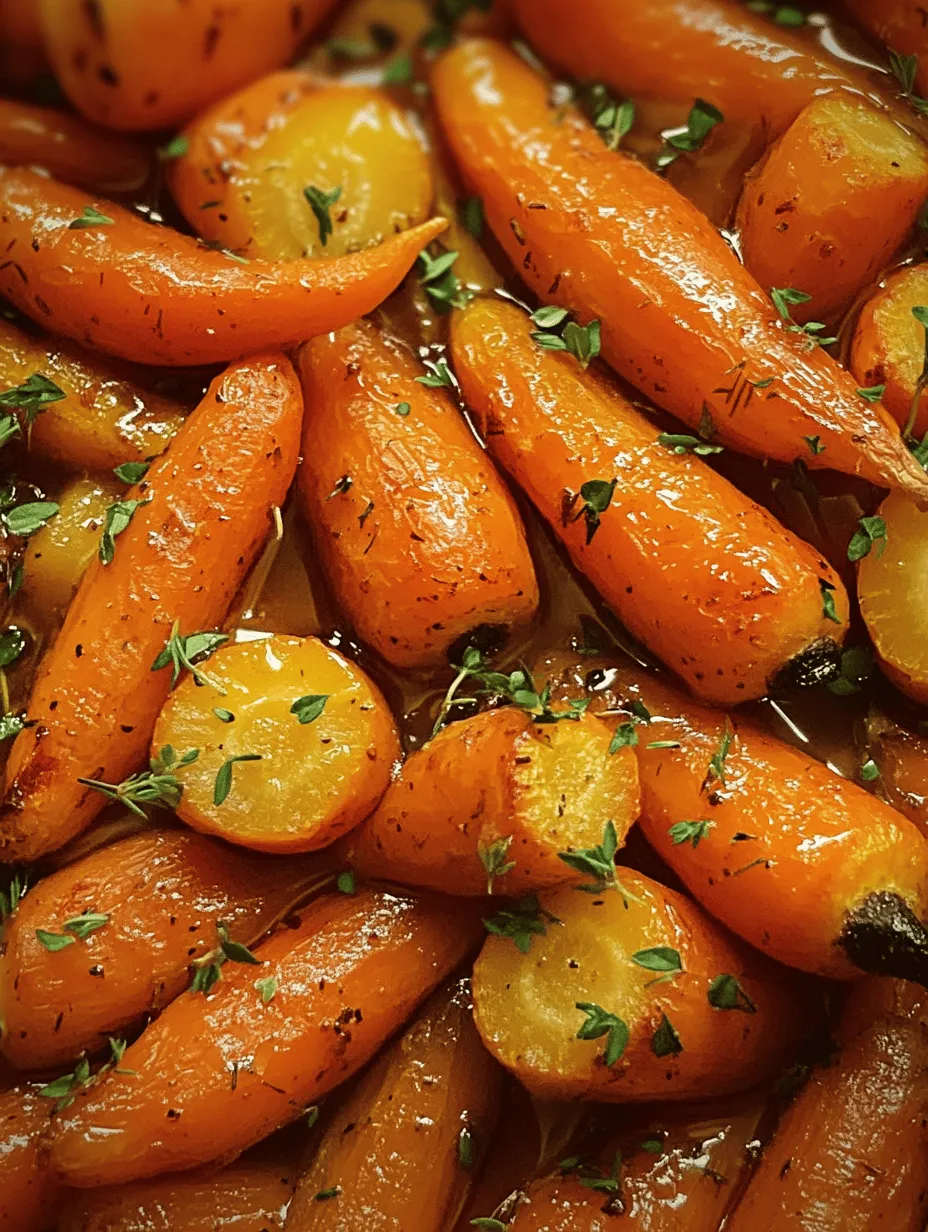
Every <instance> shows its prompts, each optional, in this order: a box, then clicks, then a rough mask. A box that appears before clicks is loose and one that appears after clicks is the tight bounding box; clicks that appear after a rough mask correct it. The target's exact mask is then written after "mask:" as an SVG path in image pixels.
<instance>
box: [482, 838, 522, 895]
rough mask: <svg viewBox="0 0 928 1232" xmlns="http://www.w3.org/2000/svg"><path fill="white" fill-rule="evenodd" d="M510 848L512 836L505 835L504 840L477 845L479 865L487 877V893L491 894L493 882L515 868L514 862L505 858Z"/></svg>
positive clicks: (499, 839)
mask: <svg viewBox="0 0 928 1232" xmlns="http://www.w3.org/2000/svg"><path fill="white" fill-rule="evenodd" d="M511 846H512V835H511V834H507V835H506V837H505V838H498V839H496V840H495V841H494V842H492V843H484V842H478V843H477V855H478V856H479V857H480V863H481V864H482V865H483V867H484V870H485V872H486V875H487V893H488V894H492V893H493V882H494V881H495V879H496V878H497V877H503V876H505V875H506V873H508V872H510V871H511V870H512V869H514V868H515V866H516V862H515V860H508V861H507V859H506V856H507V855H508V853H509V848H510V847H511Z"/></svg>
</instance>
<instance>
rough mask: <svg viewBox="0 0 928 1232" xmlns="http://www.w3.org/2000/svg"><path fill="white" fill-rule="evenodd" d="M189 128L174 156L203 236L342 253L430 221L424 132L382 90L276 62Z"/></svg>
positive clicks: (278, 250) (280, 253) (275, 250)
mask: <svg viewBox="0 0 928 1232" xmlns="http://www.w3.org/2000/svg"><path fill="white" fill-rule="evenodd" d="M185 138H186V142H187V149H186V152H185V153H184V154H183V155H182V156H181V157H180V158H177V159H175V160H173V161H172V163H171V164H170V184H171V190H172V192H173V195H174V197H175V199H176V200H177V203H178V205H179V206H180V208H181V210H182V211H183V213H184V216H185V217H186V219H187V221H188V222H189V223H190V225H191V227H193V229H194V230H195V231H196V232H197V233H198V234H199V235H202V236H203V238H204V239H207V240H212V241H215V242H216V243H219V244H222V245H224V246H225V247H227V248H234V249H235V250H236V251H237V252H241V253H243V254H244V255H246V256H249V257H253V256H257V257H266V258H268V259H269V260H273V259H276V258H290V259H296V258H298V257H308V256H310V255H313V256H317V257H318V256H326V255H327V256H335V257H340V256H342V255H343V254H344V253H347V252H356V251H357V250H358V249H359V248H366V247H367V246H368V245H369V244H371V243H380V242H382V241H383V240H384V239H386V238H387V236H389V235H392V234H393V233H394V232H396V231H400V230H406V229H407V228H409V227H411V226H414V225H415V224H417V223H422V222H424V221H425V220H426V219H427V218H428V216H429V211H430V209H431V206H432V176H431V172H430V169H429V159H428V155H427V154H426V152H425V150H424V148H423V145H422V140H421V138H420V137H419V135H418V133H417V132H416V130H415V129H414V128H413V126H412V123H411V121H410V119H409V117H408V116H407V114H406V113H405V112H404V111H403V110H402V108H400V107H399V106H397V104H396V103H394V102H393V101H392V100H391V99H390V98H389V96H388V95H387V94H386V93H385V92H384V91H382V90H374V89H370V88H368V87H366V86H339V85H332V84H328V85H327V84H325V83H323V82H320V81H318V80H317V79H315V78H313V77H311V76H310V75H309V74H308V73H305V72H300V71H297V70H291V71H288V72H282V73H272V74H271V75H270V76H269V77H262V78H261V79H260V80H259V81H256V82H254V83H252V84H251V85H249V86H247V87H246V88H245V89H244V90H241V91H240V92H239V93H237V94H233V95H231V96H230V97H228V98H225V99H223V100H222V102H220V103H218V104H217V105H216V106H215V107H213V108H211V110H209V111H208V112H206V113H205V114H204V115H201V116H198V117H197V119H196V120H195V121H194V123H193V124H192V125H191V126H190V128H188V129H187V131H186V134H185ZM307 186H308V187H309V189H310V196H311V195H312V191H313V190H314V191H315V192H316V194H317V196H316V198H314V199H315V201H316V204H317V210H318V209H319V208H321V209H322V210H323V211H324V213H323V219H324V218H325V211H327V213H328V223H326V222H325V221H323V222H322V224H321V225H320V219H319V217H317V213H314V210H313V209H312V208H311V204H310V201H309V200H308V199H307V192H306V190H307ZM333 193H335V194H336V195H335V197H334V199H333V200H332V201H331V203H330V204H329V205H321V197H324V196H328V195H331V194H333Z"/></svg>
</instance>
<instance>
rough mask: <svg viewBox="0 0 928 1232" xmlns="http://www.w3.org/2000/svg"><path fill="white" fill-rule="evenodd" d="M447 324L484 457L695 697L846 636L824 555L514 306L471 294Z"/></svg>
mask: <svg viewBox="0 0 928 1232" xmlns="http://www.w3.org/2000/svg"><path fill="white" fill-rule="evenodd" d="M452 330H453V332H452V339H453V350H454V358H455V370H456V372H457V375H458V378H459V380H460V382H461V387H462V389H463V392H464V396H465V398H466V400H467V404H468V406H469V407H470V408H471V410H472V411H473V412H474V414H475V415H476V417H477V423H478V426H479V428H480V430H481V433H482V435H483V436H484V437H485V439H486V441H487V448H488V449H489V451H490V452H491V454H492V455H493V457H494V458H496V459H497V460H498V461H499V462H500V463H502V465H503V466H504V467H505V468H506V470H507V471H508V472H509V473H510V474H511V475H512V476H513V478H514V479H516V480H517V482H518V483H519V485H520V486H521V487H522V489H523V490H524V491H525V492H526V494H527V495H528V496H529V497H530V498H531V500H532V502H533V504H534V505H535V506H536V507H537V508H538V510H539V511H540V512H541V513H542V515H543V516H544V518H545V520H546V521H547V522H548V524H549V525H550V526H551V528H552V530H553V531H554V533H555V534H556V535H557V536H558V538H559V539H560V540H561V542H562V543H563V544H564V545H565V546H566V548H567V550H568V552H569V553H570V556H571V559H572V560H573V562H574V564H575V565H576V566H577V568H578V569H579V570H580V571H581V572H582V573H584V574H585V575H586V576H587V577H588V578H589V579H590V581H591V582H592V583H593V584H594V585H595V587H596V589H597V590H598V591H599V593H600V594H601V595H602V596H603V598H604V599H605V600H606V602H607V603H608V604H609V606H610V607H611V608H612V609H613V611H614V612H615V613H616V615H617V616H618V617H619V619H620V620H621V621H622V623H623V624H624V625H625V627H626V628H627V629H628V630H629V632H630V633H632V634H633V635H634V636H635V637H636V638H638V640H639V641H641V642H643V643H644V645H646V646H647V647H649V648H650V649H651V650H653V651H654V652H655V653H656V654H657V655H659V656H660V658H661V659H663V661H664V662H665V663H666V664H667V665H668V667H670V668H672V669H673V670H674V671H676V672H677V673H678V674H679V675H680V676H681V677H682V678H683V679H684V680H685V681H686V683H687V684H688V685H689V687H690V688H691V689H692V691H693V692H694V693H696V694H698V695H700V696H702V697H705V698H706V699H708V700H710V701H714V702H717V703H720V704H725V703H734V702H738V701H743V700H745V699H746V698H750V697H758V696H760V695H762V694H763V693H765V692H766V691H767V687H768V685H769V683H770V681H771V680H772V679H773V678H774V677H775V676H776V675H777V673H778V672H780V671H781V669H782V668H784V667H785V666H786V665H787V664H788V663H789V662H790V660H791V659H793V658H794V657H797V656H798V658H799V660H800V661H802V660H803V658H805V657H808V656H809V654H812V655H813V656H815V655H821V653H822V646H823V643H824V642H825V641H826V639H827V640H828V641H830V642H831V643H832V644H834V643H835V642H837V641H840V640H841V639H842V638H843V635H844V630H845V629H846V627H847V611H848V602H847V597H846V595H845V594H844V588H843V586H842V585H841V582H840V580H839V579H838V577H837V576H836V575H835V573H834V571H833V570H832V569H831V567H830V566H829V564H828V563H827V561H824V560H822V559H821V557H820V556H819V555H818V554H817V553H816V552H814V551H813V550H812V549H811V548H809V547H808V546H807V545H806V544H804V543H802V542H801V541H800V540H798V539H796V538H795V537H794V536H793V535H791V534H789V533H788V532H786V531H784V530H783V529H782V528H781V527H780V526H778V525H777V524H776V522H775V521H774V520H773V519H772V518H771V517H770V515H769V514H768V513H767V512H766V510H763V509H761V508H760V507H759V506H757V505H754V504H752V503H751V502H750V501H748V500H747V499H746V498H745V497H744V496H742V495H741V493H740V492H738V491H737V489H736V488H734V487H733V486H732V485H731V484H729V483H728V482H727V481H726V480H724V479H723V478H722V477H721V476H719V475H717V474H716V473H715V472H714V471H713V470H711V468H710V467H709V466H707V465H706V464H705V463H704V462H703V461H702V460H701V459H700V458H698V457H696V456H694V455H692V454H689V455H683V456H680V455H678V454H676V453H675V452H674V444H673V443H674V441H675V440H678V439H680V438H679V437H676V436H674V435H669V436H668V435H666V434H665V435H660V434H659V433H658V430H657V428H656V427H655V425H654V423H653V421H652V420H649V419H648V418H647V417H646V416H645V415H643V414H642V413H641V412H639V411H637V410H635V408H634V407H632V406H631V405H630V404H629V403H628V402H627V401H626V399H625V398H623V397H622V396H621V394H619V393H618V391H617V390H615V389H614V388H613V387H611V386H610V385H608V384H607V383H606V382H605V381H604V380H602V379H601V378H600V377H598V376H594V375H593V374H592V373H590V372H584V371H583V370H582V368H581V367H580V365H579V364H578V363H577V361H576V360H575V359H574V358H573V357H572V356H570V355H567V354H565V353H563V352H557V351H548V350H544V349H543V348H542V347H541V346H539V345H538V344H537V342H535V341H533V340H532V334H533V333H537V326H535V325H533V323H532V322H531V321H530V320H529V318H528V317H527V316H526V315H525V314H524V313H522V312H520V311H519V310H518V309H517V308H515V307H514V306H513V305H511V304H506V303H502V302H500V301H498V300H477V301H475V302H474V303H472V304H471V305H470V306H469V307H468V308H467V309H466V310H465V311H464V312H463V313H456V314H455V319H454V321H453V323H452ZM684 439H685V438H684ZM694 443H696V442H695V441H694ZM603 491H604V492H605V497H606V501H605V503H604V507H602V508H600V506H601V505H603V502H602V501H599V502H598V503H595V504H594V503H591V502H594V500H595V497H596V496H598V495H599V494H600V493H601V492H603ZM588 496H589V500H588V499H587V497H588ZM826 587H827V593H828V594H829V595H831V596H832V597H833V601H834V611H832V610H831V609H830V608H829V609H828V613H826V610H825V606H824V601H823V593H825V590H824V588H826Z"/></svg>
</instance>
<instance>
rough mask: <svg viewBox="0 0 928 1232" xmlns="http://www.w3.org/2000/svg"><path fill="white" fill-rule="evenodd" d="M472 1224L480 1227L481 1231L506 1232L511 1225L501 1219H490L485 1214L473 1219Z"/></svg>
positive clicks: (474, 1226) (473, 1226)
mask: <svg viewBox="0 0 928 1232" xmlns="http://www.w3.org/2000/svg"><path fill="white" fill-rule="evenodd" d="M470 1226H471V1227H472V1228H480V1229H481V1232H506V1229H507V1228H508V1227H509V1225H508V1224H506V1223H503V1221H502V1220H501V1219H489V1218H485V1217H483V1216H481V1218H480V1219H472V1220H471V1221H470Z"/></svg>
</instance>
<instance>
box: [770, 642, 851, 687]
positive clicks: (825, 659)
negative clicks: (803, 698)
mask: <svg viewBox="0 0 928 1232" xmlns="http://www.w3.org/2000/svg"><path fill="white" fill-rule="evenodd" d="M840 675H841V647H840V646H839V645H838V643H837V642H836V641H834V639H833V638H830V637H820V638H819V639H818V640H817V641H815V642H812V643H811V644H810V645H809V646H806V648H805V650H802V651H800V652H799V654H798V655H796V657H795V658H793V659H790V661H789V663H787V664H786V666H785V667H784V668H783V669H782V670H781V671H780V672H778V674H777V677H776V679H775V680H774V682H773V684H774V687H776V686H778V685H779V686H781V687H787V688H788V687H789V686H790V685H792V686H793V687H794V688H798V689H809V688H812V686H813V685H817V684H825V683H826V681H829V680H835V679H836V678H837V677H838V676H840Z"/></svg>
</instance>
